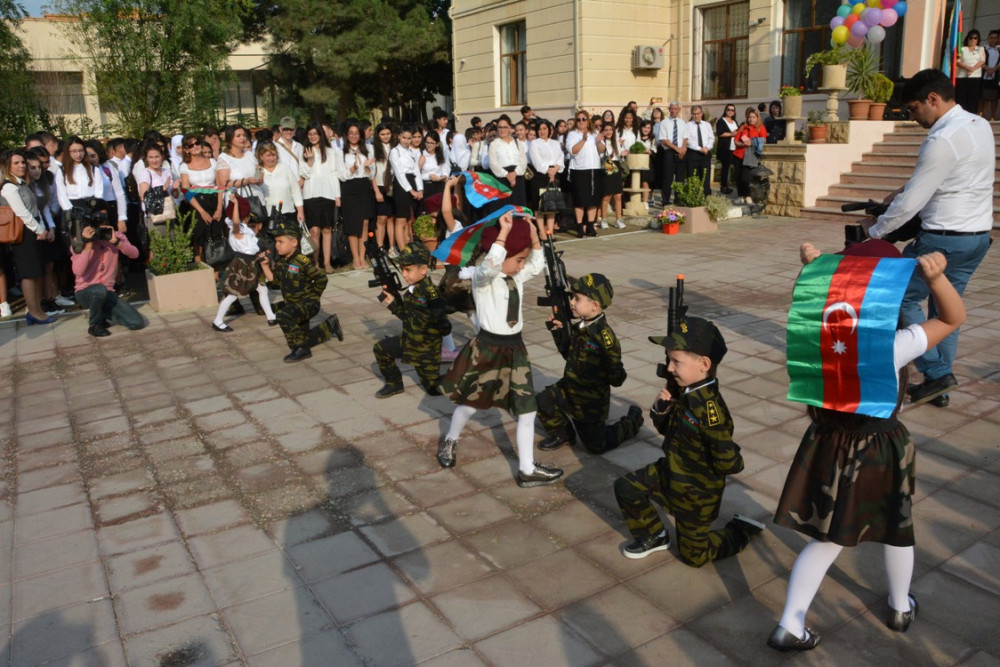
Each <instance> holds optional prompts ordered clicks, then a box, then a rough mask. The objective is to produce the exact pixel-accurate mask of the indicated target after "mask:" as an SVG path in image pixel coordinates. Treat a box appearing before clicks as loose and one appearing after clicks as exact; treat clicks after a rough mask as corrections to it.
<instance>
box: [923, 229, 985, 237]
mask: <svg viewBox="0 0 1000 667" xmlns="http://www.w3.org/2000/svg"><path fill="white" fill-rule="evenodd" d="M920 231H921V232H923V233H924V234H934V235H935V236H982V235H983V234H989V233H990V230H988V229H985V230H983V231H981V232H953V231H951V230H948V229H921V230H920Z"/></svg>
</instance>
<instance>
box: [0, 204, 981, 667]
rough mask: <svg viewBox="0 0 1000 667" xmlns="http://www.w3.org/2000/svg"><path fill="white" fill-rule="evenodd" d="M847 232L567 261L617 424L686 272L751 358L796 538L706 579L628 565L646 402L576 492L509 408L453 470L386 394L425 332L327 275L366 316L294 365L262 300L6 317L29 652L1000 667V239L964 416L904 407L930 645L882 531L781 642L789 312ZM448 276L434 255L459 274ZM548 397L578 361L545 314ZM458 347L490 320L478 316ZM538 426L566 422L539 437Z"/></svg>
mask: <svg viewBox="0 0 1000 667" xmlns="http://www.w3.org/2000/svg"><path fill="white" fill-rule="evenodd" d="M805 240H811V241H813V242H815V243H816V244H817V245H819V246H820V247H822V248H825V249H827V250H830V251H833V250H837V249H839V248H840V247H841V246H842V227H841V226H840V225H837V224H831V223H817V222H806V221H801V220H791V219H785V218H762V219H743V220H740V221H734V222H727V223H723V225H722V228H721V231H720V233H718V234H715V235H706V236H690V235H679V236H666V235H663V234H659V233H652V232H646V231H640V232H633V233H625V234H617V235H614V236H611V235H608V236H605V237H602V238H599V239H596V240H585V241H575V240H574V241H563V242H560V243H559V244H558V247H559V248H560V249H562V250H564V251H565V253H566V254H565V260H566V264H567V268H568V270H569V272H570V273H571V274H575V275H580V274H582V273H584V272H587V271H598V272H602V273H605V274H606V275H607V276H609V278H610V279H611V280H612V282H613V283H614V287H615V300H614V304H613V305H612V306H611V308H610V310H609V318H610V321H611V323H612V326H613V327H614V328H615V330H616V331H617V333H618V335H619V336H620V337H621V339H622V346H623V350H624V359H625V366H626V368H627V370H628V372H629V378H628V381H627V382H626V383H625V385H624V387H622V388H621V389H620V390H618V391H616V392H614V397H613V400H612V408H611V412H612V417H613V418H616V417H618V416H619V415H621V414H623V413H624V412H625V411H626V409H627V407H628V405H630V404H631V403H638V404H639V405H641V406H643V407H644V408H645V407H646V406H648V405H649V404H650V403H651V401H652V400H653V398H654V397H655V395H656V393H657V391H658V390H659V387H660V386H661V384H660V383H661V381H660V379H659V378H657V377H656V375H655V365H656V363H657V362H659V361H662V355H663V353H662V348H659V347H656V346H654V345H652V344H650V343H649V342H648V341H647V340H646V337H647V336H649V335H651V334H661V333H663V332H664V330H665V327H666V304H667V291H666V288H667V287H668V286H669V285H672V284H673V282H674V276H675V274H677V273H684V274H685V275H686V278H687V290H686V299H687V302H688V304H689V305H690V312H691V314H696V315H699V316H704V317H708V318H710V319H713V320H714V321H715V322H716V323H717V324H719V325H720V327H721V328H722V330H723V333H724V334H725V336H726V339H727V342H728V345H729V354H728V355H727V356H726V358H725V360H724V361H723V364H722V367H721V372H720V380H721V383H722V390H723V393H724V395H725V398H726V401H727V403H728V404H729V406H730V408H731V409H732V411H733V412H734V413H735V420H736V434H735V435H736V440H737V442H738V443H739V444H740V445H741V446H742V447H743V455H744V457H745V460H746V470H745V471H744V472H743V473H741V474H739V475H737V476H735V477H734V478H731V479H730V480H729V484H728V486H727V488H726V494H725V499H724V501H723V511H722V518H721V519H720V524H721V523H722V521H723V520H724V519H725V518H727V517H728V516H729V515H731V514H732V513H733V512H736V511H739V512H743V513H747V514H750V515H752V516H754V517H757V518H759V519H762V520H767V522H768V525H769V528H770V530H769V531H767V532H766V533H765V534H764V535H763V536H762V538H760V539H757V540H756V541H754V542H753V543H752V544H751V545H750V547H749V548H748V549H747V550H746V551H744V552H743V553H742V554H740V555H739V556H737V557H734V558H731V559H728V560H724V561H721V562H719V563H717V564H715V565H708V566H706V567H704V568H702V569H697V570H696V569H692V568H689V567H687V566H685V565H683V564H682V563H680V561H679V560H677V557H676V546H675V547H674V548H673V549H672V550H671V551H670V552H669V553H667V554H664V553H659V554H655V555H653V556H650V557H649V558H646V559H645V560H640V561H631V560H627V559H625V558H623V557H622V556H621V555H620V553H619V551H618V549H619V546H620V545H621V544H622V543H623V542H624V541H625V540H626V537H625V529H624V524H623V521H622V520H621V518H620V516H619V515H618V513H617V510H616V507H615V503H614V498H613V494H612V482H613V480H614V479H615V477H616V476H618V475H620V474H621V473H622V472H623V471H627V470H629V469H632V468H634V467H638V466H639V465H641V464H644V463H647V462H649V461H652V460H653V459H655V458H656V457H657V454H658V451H659V444H660V438H659V436H658V435H657V434H656V433H655V431H654V430H653V429H652V428H651V427H650V426H649V424H648V423H647V425H646V426H644V427H643V429H642V431H641V433H640V436H639V438H638V439H637V440H635V441H633V442H630V443H628V444H626V445H624V446H622V447H620V448H619V449H617V450H615V451H612V452H610V453H608V454H606V455H604V456H591V455H588V454H586V453H585V452H584V451H583V450H581V449H577V448H573V449H570V448H566V447H564V448H562V449H560V450H558V451H556V452H553V453H551V454H545V453H540V455H539V457H538V458H539V461H541V462H550V463H553V464H556V465H558V466H560V467H562V468H564V469H565V470H566V478H565V483H559V484H557V485H553V486H550V487H543V488H537V489H520V488H518V487H517V486H516V484H515V483H514V480H513V476H514V474H515V473H516V462H515V457H514V449H513V437H514V430H513V426H514V423H513V421H512V420H511V419H510V418H509V417H506V416H501V415H500V414H499V413H498V412H496V411H491V412H488V413H483V414H480V415H479V416H478V419H476V420H474V421H472V422H470V424H469V427H468V428H467V429H466V432H465V435H464V437H463V439H462V441H461V444H460V447H459V450H458V465H457V467H456V468H454V469H452V470H442V469H441V468H440V467H439V466H438V464H437V462H436V461H435V459H434V453H435V451H436V446H437V442H438V439H439V437H440V436H441V434H442V433H444V431H445V430H446V429H447V422H448V417H449V415H450V413H451V410H452V405H451V403H450V402H449V401H448V399H447V398H445V397H428V396H426V395H425V394H424V393H423V392H422V391H421V390H420V388H419V387H418V386H417V385H416V384H415V375H414V374H413V372H412V371H411V370H409V369H408V370H407V372H406V373H405V383H406V387H407V390H406V392H405V393H404V394H401V395H398V396H395V397H392V398H389V399H386V400H377V399H375V398H374V397H373V393H374V392H375V391H376V390H377V389H378V388H379V387H380V386H381V381H380V379H379V378H378V377H376V375H375V373H374V362H373V358H372V354H371V346H372V343H373V342H374V341H375V340H376V339H377V338H378V337H380V336H382V335H386V334H390V333H395V332H397V331H398V329H399V321H398V320H396V319H395V318H392V317H391V316H390V315H389V314H388V312H387V311H386V309H385V308H383V307H382V306H381V305H380V304H379V303H378V302H377V301H376V300H375V296H376V291H375V290H372V289H369V288H367V286H366V281H367V280H368V279H369V277H370V273H369V272H350V273H346V274H340V275H336V276H333V277H332V278H331V280H330V285H329V287H328V288H327V291H326V294H325V297H324V300H323V305H324V308H325V310H326V311H328V312H336V313H338V314H339V316H340V319H341V322H342V323H343V325H344V329H345V331H346V338H345V340H344V342H343V343H338V342H336V341H333V342H331V343H328V344H325V345H323V346H321V347H318V348H316V349H315V350H314V355H313V358H312V359H311V360H310V361H307V362H304V363H302V364H298V365H287V364H284V363H282V360H281V357H282V356H283V355H284V354H285V353H286V352H287V348H286V347H285V345H284V341H283V338H282V336H281V333H280V331H279V330H278V329H277V328H269V327H267V326H266V323H265V322H264V320H263V318H260V317H257V316H255V315H253V314H252V311H251V314H250V315H246V316H243V317H240V318H238V319H237V320H235V321H233V322H232V323H231V324H232V326H233V327H234V328H235V329H236V333H234V334H229V335H221V334H218V333H215V332H213V331H211V329H210V323H211V320H212V317H213V316H214V310H213V309H205V310H201V311H196V312H188V313H179V314H171V315H165V316H160V315H158V314H156V313H154V312H152V311H151V310H150V309H149V308H148V306H146V307H143V308H142V312H143V313H144V314H145V315H146V316H147V317H149V319H150V320H151V324H150V326H149V327H148V328H147V329H145V330H143V331H139V332H127V331H123V330H122V329H121V328H120V327H114V328H112V332H113V335H112V336H111V337H109V338H106V339H100V340H98V339H93V338H90V337H89V336H87V334H86V321H85V319H84V318H83V317H80V316H77V317H72V318H63V319H60V321H59V323H58V324H56V325H54V326H52V327H31V328H26V327H24V326H23V324H17V325H16V326H15V325H13V324H7V325H5V326H3V327H2V328H0V364H2V365H3V373H4V376H5V377H6V378H7V382H5V383H4V384H3V386H2V387H0V436H2V445H3V449H2V461H0V463H2V468H0V471H2V473H0V474H2V480H0V492H2V495H3V499H4V500H5V501H6V502H3V503H0V624H2V627H4V628H5V629H7V630H8V631H9V634H8V636H7V642H6V646H5V648H4V649H3V651H4V652H3V658H2V659H3V660H4V661H6V662H8V663H9V664H12V665H16V666H19V667H20V666H22V665H34V664H42V663H46V664H47V663H50V662H51V663H53V664H59V665H81V666H95V665H102V666H104V665H106V666H108V667H111V666H116V665H123V664H129V665H143V666H145V665H150V666H164V667H168V666H169V667H183V666H187V665H229V664H234V665H239V664H249V665H274V666H279V667H286V666H294V665H310V666H312V665H337V666H339V665H353V664H369V665H397V664H398V665H408V664H415V663H420V664H426V665H480V664H484V665H515V666H519V667H520V666H523V665H545V666H547V667H548V666H557V665H573V666H580V665H602V664H614V665H622V666H625V665H650V666H652V665H699V666H702V665H716V664H745V665H764V664H776V663H779V662H793V663H796V662H797V663H801V664H806V663H808V664H835V665H852V667H853V666H864V665H881V666H885V665H895V664H909V665H949V664H963V665H977V666H978V665H995V664H998V663H1000V633H998V632H997V620H998V619H1000V574H998V572H1000V528H998V527H1000V346H998V344H997V342H998V340H1000V251H997V250H996V249H994V250H993V252H991V253H989V254H988V255H987V259H986V261H985V262H984V264H983V266H981V267H980V269H979V271H978V273H977V274H976V275H975V277H974V279H973V281H972V283H971V285H970V286H969V290H968V291H967V293H966V303H967V305H968V307H969V320H968V323H967V325H966V326H965V327H964V328H963V331H962V339H961V343H960V349H959V357H960V358H959V363H958V365H957V368H956V375H957V376H958V378H959V380H960V382H961V386H960V388H959V389H958V390H957V391H954V392H952V394H951V406H950V407H949V408H946V409H939V408H935V407H933V406H929V405H925V406H920V407H916V408H914V409H912V410H906V411H905V412H904V413H903V421H904V422H905V423H906V424H907V425H908V426H909V428H910V430H911V431H912V432H913V434H914V436H915V439H916V442H917V448H918V463H917V470H918V483H917V484H918V485H917V495H916V504H915V506H914V515H915V520H916V526H917V550H916V558H917V563H916V571H915V573H914V583H913V591H914V593H915V594H916V596H917V597H918V598H919V600H920V616H919V617H918V618H917V620H916V621H915V622H914V624H913V626H912V627H911V628H910V631H909V632H908V633H906V634H896V633H893V632H890V631H889V630H888V629H887V628H886V627H885V626H884V625H883V623H882V620H881V619H882V616H883V614H884V612H885V609H886V602H885V598H886V586H885V583H884V573H883V567H882V557H881V548H880V547H879V546H876V545H864V546H862V547H860V548H858V549H853V550H845V552H844V553H843V555H842V556H841V558H840V559H839V560H838V561H837V562H836V564H835V565H834V567H833V568H832V569H831V571H830V576H829V577H828V578H827V580H826V581H825V582H824V584H823V586H822V588H821V589H820V591H819V595H818V596H817V599H816V602H815V603H814V605H813V608H812V612H811V616H810V619H809V621H810V625H812V626H813V627H814V628H815V629H816V630H818V631H819V632H821V633H822V634H823V635H824V639H823V642H822V643H821V644H820V646H819V647H818V648H817V649H816V650H815V651H813V652H811V653H809V654H806V655H802V656H795V655H783V654H779V653H776V652H774V651H772V650H771V649H769V648H768V647H767V646H766V645H765V640H766V638H767V635H768V633H769V632H770V631H771V629H772V628H773V627H774V625H775V623H776V622H777V619H778V617H779V615H780V610H781V607H782V605H783V602H784V595H785V590H786V584H787V580H788V571H789V569H790V567H791V564H792V562H793V561H794V559H795V556H796V554H797V552H798V551H799V549H800V548H801V546H802V545H803V544H804V539H803V538H802V537H801V536H800V535H799V534H797V533H794V532H792V531H789V530H785V529H782V528H778V527H776V526H774V525H773V523H771V521H770V518H771V515H772V512H773V510H774V508H775V505H776V504H777V499H778V495H779V494H780V491H781V486H782V482H783V480H784V477H785V473H786V471H787V468H788V464H789V461H790V459H791V457H792V455H793V453H794V451H795V448H796V445H797V444H798V441H799V438H800V437H801V435H802V433H803V431H804V429H805V426H806V419H805V417H804V409H803V406H801V405H799V404H794V403H790V402H788V401H786V400H785V398H784V397H785V391H786V387H787V377H786V374H785V369H784V323H785V318H786V313H787V309H788V306H789V303H790V299H791V288H792V283H793V280H794V277H795V275H796V273H797V271H798V268H799V263H798V253H797V247H798V245H799V243H800V242H802V241H805ZM436 275H439V274H436ZM542 287H543V281H542V279H541V278H539V279H537V280H535V281H533V282H532V283H529V288H530V289H529V292H530V294H529V296H528V297H527V299H526V302H527V303H530V304H531V306H530V307H527V308H526V320H527V325H526V329H525V330H526V333H525V338H526V340H527V343H528V351H529V355H530V357H531V360H532V363H533V365H534V367H535V371H536V375H535V379H536V383H537V384H538V385H539V387H541V386H544V385H545V384H548V383H549V382H551V381H553V380H555V379H556V378H557V377H558V375H559V373H560V372H561V368H562V359H561V357H560V356H559V355H558V353H557V352H556V350H555V347H554V345H553V344H552V340H551V338H550V336H549V334H548V333H547V332H546V331H545V329H544V328H543V327H542V325H541V322H542V321H543V319H544V312H543V310H542V309H541V308H538V307H537V306H534V301H535V299H534V297H535V296H536V295H538V294H540V293H541V289H542ZM453 321H454V322H455V324H456V338H458V339H459V341H460V342H464V340H466V339H467V338H468V336H469V335H470V333H471V329H470V327H469V324H468V322H467V321H465V320H464V318H459V317H455V318H453ZM538 437H539V439H540V437H541V436H540V435H539V436H538Z"/></svg>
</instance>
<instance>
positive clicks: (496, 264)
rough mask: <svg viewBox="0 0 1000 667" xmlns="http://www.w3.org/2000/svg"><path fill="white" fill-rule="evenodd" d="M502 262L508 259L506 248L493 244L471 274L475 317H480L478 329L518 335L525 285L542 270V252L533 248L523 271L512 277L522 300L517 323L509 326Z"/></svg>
mask: <svg viewBox="0 0 1000 667" xmlns="http://www.w3.org/2000/svg"><path fill="white" fill-rule="evenodd" d="M505 259H507V250H506V248H504V247H503V245H501V244H499V243H494V244H493V245H492V246H490V250H489V252H487V253H486V257H484V258H483V261H482V263H480V264H479V266H477V267H476V271H475V273H473V274H472V299H473V301H475V302H476V315H477V316H478V317H479V325H480V328H482V329H485V330H486V331H489V332H490V333H495V334H499V335H501V336H509V335H511V334H516V333H519V332H520V331H521V329H523V328H524V321H523V317H522V313H523V312H524V283H525V282H526V281H527V280H529V279H531V278H534V277H535V276H537V275H538V274H539V273H541V272H542V271H543V270H544V269H545V255H544V253H542V251H541V250H534V249H532V251H531V252H530V253H528V259H527V260H526V261H525V263H524V268H522V269H521V270H520V271H519V272H518V273H517V274H516V275H514V276H512V277H513V279H514V285H515V287H516V288H517V293H518V294H519V295H520V297H521V308H520V310H519V311H518V314H517V324H515V325H514V326H510V325H509V324H507V301H508V300H509V299H510V290H509V289H508V287H507V281H505V280H504V274H503V273H501V269H502V268H503V261H504V260H505Z"/></svg>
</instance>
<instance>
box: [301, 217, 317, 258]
mask: <svg viewBox="0 0 1000 667" xmlns="http://www.w3.org/2000/svg"><path fill="white" fill-rule="evenodd" d="M299 229H300V230H302V238H300V239H299V250H300V251H301V252H302V254H303V255H311V254H313V253H314V252H316V250H315V248H313V245H312V240H311V239H312V237H311V236H309V230H308V229H306V225H305V223H303V222H300V223H299Z"/></svg>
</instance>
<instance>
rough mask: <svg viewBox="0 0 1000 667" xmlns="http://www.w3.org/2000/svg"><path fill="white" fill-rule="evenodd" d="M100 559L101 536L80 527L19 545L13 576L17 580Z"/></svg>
mask: <svg viewBox="0 0 1000 667" xmlns="http://www.w3.org/2000/svg"><path fill="white" fill-rule="evenodd" d="M98 558H100V553H99V552H98V549H97V536H96V535H95V534H94V532H93V531H92V530H80V531H77V532H75V533H66V534H64V535H61V536H59V537H53V538H52V539H49V540H39V541H36V542H28V543H27V544H22V545H19V546H17V547H15V548H14V572H13V576H14V578H15V579H23V578H26V577H34V576H37V575H39V574H43V573H45V572H49V571H52V570H61V569H63V568H66V567H69V566H71V565H78V564H80V563H86V562H88V561H96V560H97V559H98Z"/></svg>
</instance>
